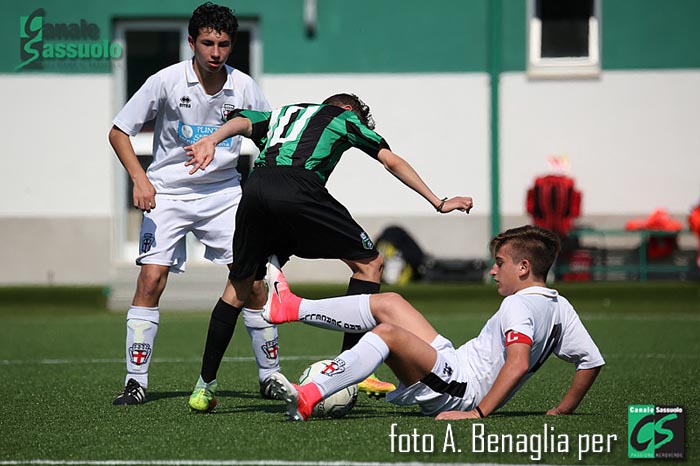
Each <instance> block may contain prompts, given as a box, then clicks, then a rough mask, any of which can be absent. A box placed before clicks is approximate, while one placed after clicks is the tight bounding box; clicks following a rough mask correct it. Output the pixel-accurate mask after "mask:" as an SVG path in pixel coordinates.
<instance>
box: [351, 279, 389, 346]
mask: <svg viewBox="0 0 700 466" xmlns="http://www.w3.org/2000/svg"><path fill="white" fill-rule="evenodd" d="M380 287H381V284H380V283H374V282H368V281H365V280H358V279H357V278H350V283H348V290H347V291H346V292H345V295H346V296H350V295H356V294H375V293H379V288H380ZM365 333H366V332H365ZM362 335H364V333H346V334H345V335H344V336H343V348H342V350H343V351H345V350H348V349H350V348H352V347H353V346H355V345H356V344H357V342H358V341H360V338H362Z"/></svg>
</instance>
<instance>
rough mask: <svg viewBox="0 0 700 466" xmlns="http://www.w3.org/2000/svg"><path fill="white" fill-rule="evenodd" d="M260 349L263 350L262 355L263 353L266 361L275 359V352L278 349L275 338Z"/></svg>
mask: <svg viewBox="0 0 700 466" xmlns="http://www.w3.org/2000/svg"><path fill="white" fill-rule="evenodd" d="M260 349H261V350H263V353H265V356H266V357H267V359H277V350H278V349H279V345H278V344H277V338H275V339H274V340H269V341H266V342H265V344H263V345H262V346H261V347H260Z"/></svg>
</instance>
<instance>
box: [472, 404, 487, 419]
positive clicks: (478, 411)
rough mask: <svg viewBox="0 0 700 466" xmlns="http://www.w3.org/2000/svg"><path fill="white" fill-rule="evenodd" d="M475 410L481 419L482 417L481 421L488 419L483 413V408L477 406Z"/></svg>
mask: <svg viewBox="0 0 700 466" xmlns="http://www.w3.org/2000/svg"><path fill="white" fill-rule="evenodd" d="M474 409H475V410H476V412H477V413H479V417H480V418H481V419H483V418H485V417H486V416H484V413H483V411H481V408H479V407H478V406H477V407H476V408H474Z"/></svg>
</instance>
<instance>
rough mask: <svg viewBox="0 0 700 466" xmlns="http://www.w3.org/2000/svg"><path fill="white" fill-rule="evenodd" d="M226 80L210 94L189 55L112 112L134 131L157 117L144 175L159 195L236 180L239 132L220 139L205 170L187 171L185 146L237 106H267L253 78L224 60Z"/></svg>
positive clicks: (186, 195)
mask: <svg viewBox="0 0 700 466" xmlns="http://www.w3.org/2000/svg"><path fill="white" fill-rule="evenodd" d="M226 72H227V75H228V77H227V80H226V83H225V84H224V86H223V88H222V89H221V91H219V92H218V93H217V94H215V95H208V94H206V92H204V88H203V87H202V86H201V85H200V83H199V80H198V79H197V75H196V74H195V72H194V68H193V61H192V60H191V59H190V60H185V61H182V62H180V63H177V64H175V65H172V66H169V67H167V68H164V69H162V70H160V71H159V72H157V73H156V74H154V75H153V76H151V77H149V78H148V79H147V80H146V82H145V83H144V84H143V86H141V88H140V89H139V90H138V91H137V92H136V93H135V94H134V95H133V97H131V99H129V101H128V102H127V103H126V105H125V106H124V108H123V109H122V110H121V111H120V112H119V114H118V115H117V116H116V117H115V118H114V120H113V123H114V125H116V126H117V127H118V128H119V129H121V130H122V131H124V132H125V133H126V134H128V135H129V136H135V135H136V134H137V133H138V132H139V131H140V130H141V127H142V126H143V124H144V123H145V122H146V121H149V120H152V119H153V118H155V119H156V120H155V129H154V134H153V162H152V163H151V165H150V166H149V167H148V170H147V172H146V173H147V175H148V179H149V180H150V181H151V183H152V184H153V187H154V188H155V190H156V193H157V194H158V195H159V196H160V197H164V198H170V199H197V198H200V197H203V196H206V195H209V194H212V193H221V192H222V191H225V190H229V189H233V188H234V187H236V186H239V185H240V174H239V173H238V171H237V170H236V165H237V163H238V155H239V153H240V149H241V137H240V136H237V137H235V138H229V139H226V140H225V141H222V142H221V143H220V144H219V145H218V146H217V148H216V153H215V156H214V160H213V161H212V162H211V164H210V165H209V166H208V167H207V169H206V170H205V171H201V170H198V171H197V172H196V173H195V174H194V175H189V170H190V167H185V166H184V163H185V162H186V161H187V160H189V157H187V155H185V150H184V147H185V146H188V145H190V144H193V143H194V142H196V141H197V140H199V139H200V138H201V137H203V136H206V135H208V134H211V133H213V132H214V131H215V130H216V129H217V128H218V127H219V126H221V125H222V124H223V123H224V122H225V118H226V116H227V115H228V114H229V113H230V112H232V111H233V110H235V109H249V110H260V111H268V110H270V104H269V103H268V102H267V99H265V96H264V95H263V93H262V91H261V90H260V88H259V87H258V86H257V84H256V83H255V81H253V79H252V78H251V77H250V76H248V75H247V74H245V73H243V72H241V71H239V70H237V69H234V68H232V67H230V66H228V65H227V66H226Z"/></svg>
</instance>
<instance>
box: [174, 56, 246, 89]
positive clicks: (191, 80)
mask: <svg viewBox="0 0 700 466" xmlns="http://www.w3.org/2000/svg"><path fill="white" fill-rule="evenodd" d="M187 62H188V63H187V66H186V67H185V75H186V78H187V84H199V79H198V78H197V74H196V73H195V72H194V58H192V59H191V60H187ZM224 67H225V68H226V82H225V83H224V87H223V88H222V90H231V91H232V90H233V89H234V86H233V73H232V72H233V67H231V66H228V65H224Z"/></svg>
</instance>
